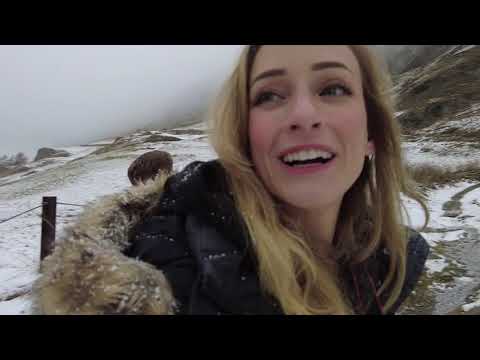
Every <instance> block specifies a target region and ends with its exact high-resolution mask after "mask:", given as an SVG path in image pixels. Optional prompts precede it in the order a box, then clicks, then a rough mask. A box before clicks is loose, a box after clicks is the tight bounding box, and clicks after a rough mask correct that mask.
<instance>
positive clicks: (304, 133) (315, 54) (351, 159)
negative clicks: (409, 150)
mask: <svg viewBox="0 0 480 360" xmlns="http://www.w3.org/2000/svg"><path fill="white" fill-rule="evenodd" d="M249 101H250V110H249V138H250V151H251V154H252V158H253V162H254V165H255V168H256V172H257V174H258V175H259V176H260V177H261V179H262V180H263V182H264V184H265V185H266V186H267V188H268V189H269V190H270V191H271V192H272V193H273V194H274V195H275V196H276V197H277V198H279V199H280V200H282V201H283V202H285V203H286V204H288V205H291V206H293V207H294V208H298V209H303V210H325V209H327V208H329V207H331V206H337V207H338V206H339V205H340V203H341V201H342V199H343V196H344V194H345V193H346V192H347V190H348V189H349V188H350V187H351V186H352V185H353V183H354V182H355V181H356V180H357V178H358V177H359V175H360V173H361V171H362V168H363V165H364V161H365V156H367V155H370V154H372V153H373V144H372V143H371V142H369V141H368V133H367V114H366V109H365V103H364V99H363V90H362V78H361V73H360V66H359V64H358V62H357V60H356V57H355V55H354V54H353V52H352V51H351V50H350V48H349V47H347V46H331V45H306V46H303V45H301V46H300V45H288V46H287V45H278V46H276V45H268V46H263V47H261V48H260V50H259V52H258V54H257V56H256V58H255V62H254V64H253V67H252V71H251V76H250V99H249Z"/></svg>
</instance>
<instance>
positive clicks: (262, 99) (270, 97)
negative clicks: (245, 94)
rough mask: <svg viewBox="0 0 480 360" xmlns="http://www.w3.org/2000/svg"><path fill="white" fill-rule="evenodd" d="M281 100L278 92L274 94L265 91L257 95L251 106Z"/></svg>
mask: <svg viewBox="0 0 480 360" xmlns="http://www.w3.org/2000/svg"><path fill="white" fill-rule="evenodd" d="M280 100H282V97H281V96H280V95H278V94H275V93H273V92H271V91H266V92H264V93H261V94H260V95H258V96H257V97H256V98H255V100H254V102H253V106H258V105H262V104H264V103H266V102H271V101H280Z"/></svg>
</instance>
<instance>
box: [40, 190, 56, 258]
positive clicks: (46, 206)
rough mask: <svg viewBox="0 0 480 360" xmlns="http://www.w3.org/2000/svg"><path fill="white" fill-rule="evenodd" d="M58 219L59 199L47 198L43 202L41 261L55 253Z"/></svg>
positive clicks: (54, 197)
mask: <svg viewBox="0 0 480 360" xmlns="http://www.w3.org/2000/svg"><path fill="white" fill-rule="evenodd" d="M56 219H57V197H56V196H45V197H43V201H42V239H41V247H40V261H42V260H43V259H44V258H45V257H47V256H48V255H50V254H51V253H52V252H53V248H54V247H55V226H56Z"/></svg>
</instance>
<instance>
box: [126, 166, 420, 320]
mask: <svg viewBox="0 0 480 360" xmlns="http://www.w3.org/2000/svg"><path fill="white" fill-rule="evenodd" d="M226 184H227V182H226V180H225V172H224V170H223V167H222V166H221V165H220V163H219V162H218V161H210V162H194V163H191V164H190V165H189V166H187V167H186V168H185V170H183V171H182V172H180V173H178V174H176V175H174V176H172V177H171V178H170V179H169V180H168V181H167V182H166V184H165V188H164V192H163V194H162V196H161V198H160V199H159V201H158V204H157V205H156V207H155V209H154V210H153V211H152V213H151V215H150V216H148V217H147V218H146V219H144V221H142V222H141V223H140V224H138V226H136V227H135V228H134V229H133V231H132V234H131V246H130V247H129V248H128V249H127V251H126V252H125V254H126V255H127V256H130V257H135V258H137V259H139V260H142V261H145V262H147V263H150V264H153V265H154V266H155V267H157V268H158V269H160V270H162V272H163V273H164V274H165V276H166V278H167V279H168V280H169V282H170V285H171V287H172V291H173V295H174V297H175V299H176V300H177V302H178V304H179V306H178V313H179V314H282V310H281V308H280V306H279V303H278V302H277V301H276V299H274V298H272V297H271V296H269V295H267V294H265V293H264V292H263V291H262V289H261V286H260V282H259V279H258V274H257V271H256V262H255V256H254V255H253V252H252V250H251V247H250V246H249V236H248V233H247V231H246V230H245V226H244V224H243V222H242V220H241V218H240V216H239V215H238V213H237V211H236V209H235V206H234V203H233V198H232V196H231V194H230V193H229V191H228V187H227V185H226ZM428 253H429V247H428V244H427V242H426V241H425V240H424V239H423V237H422V236H421V235H420V234H419V233H417V232H415V231H413V230H409V242H408V257H407V271H406V280H405V283H404V286H403V289H402V292H401V295H400V297H399V299H398V301H397V302H396V304H395V305H394V306H393V308H392V309H391V310H390V311H389V314H394V313H395V312H396V311H397V310H398V308H399V307H400V305H401V304H402V303H403V302H404V300H405V299H406V298H407V297H408V296H409V295H410V293H411V292H412V290H413V289H414V287H415V285H416V283H417V281H418V279H419V277H420V275H421V274H422V271H423V269H424V265H425V262H426V259H427V256H428ZM387 270H388V255H387V253H386V251H384V250H382V249H380V250H378V251H377V252H376V254H375V255H374V256H372V257H371V258H370V259H369V260H367V261H366V262H365V263H363V264H360V265H356V266H343V268H342V272H341V273H342V281H343V283H344V286H345V289H346V296H348V299H349V301H350V303H351V304H353V308H354V310H355V312H356V313H357V314H381V313H383V305H382V304H383V303H384V301H385V299H386V296H387V293H385V294H384V296H381V297H379V298H378V297H377V296H376V295H375V292H376V290H378V288H379V286H380V285H381V284H382V281H383V279H384V277H385V276H386V273H387Z"/></svg>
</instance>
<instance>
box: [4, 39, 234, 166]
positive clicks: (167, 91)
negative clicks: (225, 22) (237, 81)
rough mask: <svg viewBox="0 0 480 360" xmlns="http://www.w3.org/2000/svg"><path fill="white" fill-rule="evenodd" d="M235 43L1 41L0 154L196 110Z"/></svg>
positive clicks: (171, 119)
mask: <svg viewBox="0 0 480 360" xmlns="http://www.w3.org/2000/svg"><path fill="white" fill-rule="evenodd" d="M240 50H241V46H239V45H218V46H214V45H191V46H190V45H168V46H167V45H158V46H113V45H112V46H104V45H95V46H78V45H72V46H65V45H63V46H45V45H43V46H42V45H40V46H23V45H22V46H0V156H1V155H3V154H13V153H16V152H20V151H22V152H25V153H26V154H27V155H28V156H29V157H30V158H32V157H33V156H34V155H35V153H36V150H37V149H38V148H39V147H43V146H50V147H61V146H70V145H79V144H82V143H88V142H92V141H97V140H101V139H104V138H109V137H115V136H117V135H121V134H124V133H126V132H129V131H132V130H135V129H139V128H142V127H145V126H148V125H151V124H157V126H159V127H168V126H171V125H172V124H174V123H176V122H178V121H181V120H186V119H188V118H189V117H191V115H192V114H194V113H199V112H201V111H203V110H204V109H205V108H206V106H207V104H208V103H209V102H210V101H211V99H212V97H213V96H214V95H215V94H216V93H217V92H218V90H219V87H220V85H221V83H222V82H223V81H224V79H225V78H226V77H227V75H228V73H229V71H230V70H231V69H232V67H233V64H234V62H235V61H236V58H237V56H238V54H239V52H240Z"/></svg>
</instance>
